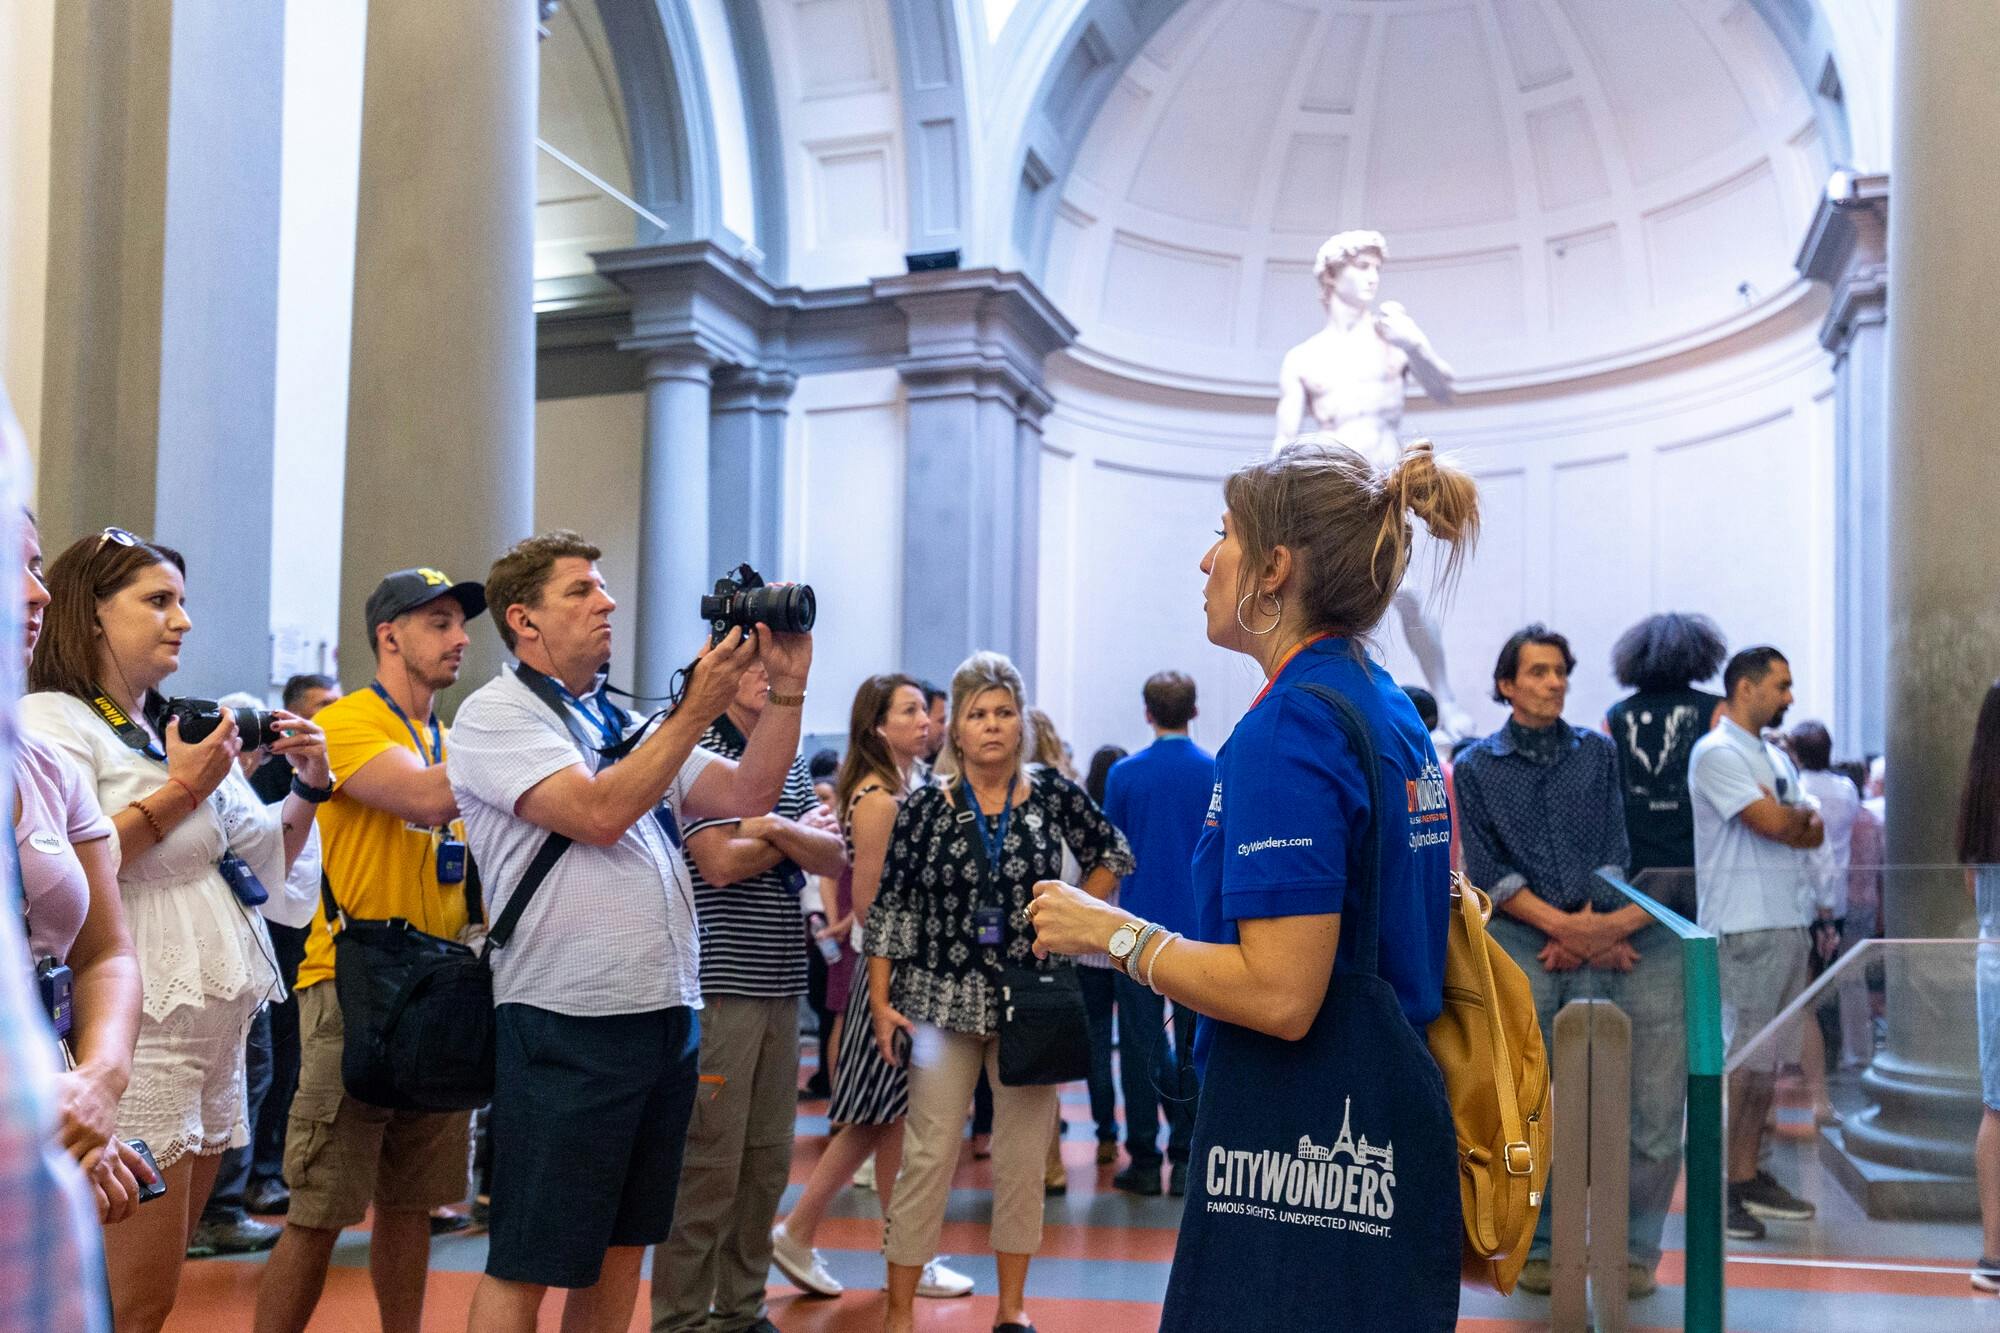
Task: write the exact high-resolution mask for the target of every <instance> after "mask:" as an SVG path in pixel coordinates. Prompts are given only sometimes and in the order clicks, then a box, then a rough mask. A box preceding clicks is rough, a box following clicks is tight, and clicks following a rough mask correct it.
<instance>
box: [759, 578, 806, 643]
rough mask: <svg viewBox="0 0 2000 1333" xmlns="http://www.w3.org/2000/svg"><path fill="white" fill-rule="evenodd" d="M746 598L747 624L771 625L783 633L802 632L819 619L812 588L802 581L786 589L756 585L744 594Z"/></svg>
mask: <svg viewBox="0 0 2000 1333" xmlns="http://www.w3.org/2000/svg"><path fill="white" fill-rule="evenodd" d="M743 600H744V601H745V602H746V603H748V605H747V606H746V607H745V609H744V621H745V622H746V623H748V624H753V625H769V626H770V627H771V628H772V629H774V630H776V631H778V632H779V633H780V634H803V633H805V632H806V631H807V630H810V629H811V628H812V627H813V621H815V620H816V619H818V618H819V605H818V603H817V601H816V600H815V599H814V597H813V590H812V589H811V588H809V587H807V586H806V585H805V584H803V583H795V584H791V585H789V586H787V587H783V588H753V589H752V590H751V591H749V592H747V593H745V594H744V597H743Z"/></svg>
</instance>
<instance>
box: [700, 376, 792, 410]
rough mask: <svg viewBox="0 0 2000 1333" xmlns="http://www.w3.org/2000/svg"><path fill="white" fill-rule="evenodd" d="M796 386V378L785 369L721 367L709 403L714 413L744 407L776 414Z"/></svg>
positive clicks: (787, 400)
mask: <svg viewBox="0 0 2000 1333" xmlns="http://www.w3.org/2000/svg"><path fill="white" fill-rule="evenodd" d="M798 384H799V377H798V376H797V375H796V374H794V373H792V371H791V369H790V368H789V367H787V366H782V365H763V366H724V367H722V368H720V369H718V370H717V371H716V372H715V395H714V398H713V399H712V400H711V401H712V402H713V404H714V410H715V411H717V412H736V411H742V410H744V409H746V408H747V409H750V410H753V411H759V412H780V411H783V410H784V408H785V404H786V403H788V402H789V401H790V400H791V397H792V390H794V389H796V388H797V387H798Z"/></svg>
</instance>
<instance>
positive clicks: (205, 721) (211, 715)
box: [157, 699, 281, 750]
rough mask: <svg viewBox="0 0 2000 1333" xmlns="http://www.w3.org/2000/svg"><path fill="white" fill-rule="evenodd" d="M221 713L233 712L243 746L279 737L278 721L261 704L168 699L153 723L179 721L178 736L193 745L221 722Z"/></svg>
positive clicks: (261, 744) (264, 743) (162, 724)
mask: <svg viewBox="0 0 2000 1333" xmlns="http://www.w3.org/2000/svg"><path fill="white" fill-rule="evenodd" d="M224 713H234V714H235V715H236V731H237V734H238V735H239V736H241V737H242V738H243V748H244V749H246V750H261V749H263V748H264V747H265V746H267V745H269V744H271V743H272V742H273V741H276V740H278V739H280V738H281V733H280V732H279V731H278V721H277V719H276V718H275V717H273V716H272V715H271V714H270V713H267V712H265V711H264V710H263V709H261V708H224V707H223V706H222V705H221V704H219V703H217V702H215V700H213V699H169V700H167V706H166V707H165V708H163V709H162V710H160V717H159V721H158V723H157V725H158V726H159V727H160V728H161V729H162V730H164V729H165V727H166V725H167V722H168V721H169V720H172V721H175V722H178V723H180V724H181V739H182V740H184V741H186V742H187V743H188V744H190V745H196V744H199V743H200V742H202V741H204V740H207V739H208V736H209V733H210V732H212V731H214V730H215V729H216V728H217V727H219V726H221V725H222V715H223V714H224Z"/></svg>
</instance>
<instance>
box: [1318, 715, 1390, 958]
mask: <svg viewBox="0 0 2000 1333" xmlns="http://www.w3.org/2000/svg"><path fill="white" fill-rule="evenodd" d="M1299 688H1300V689H1302V690H1304V691H1306V693H1308V694H1310V695H1312V696H1313V697H1315V698H1318V699H1323V700H1325V701H1326V702H1327V703H1328V704H1331V705H1332V706H1333V716H1334V720H1335V721H1336V722H1338V723H1339V724H1340V729H1341V731H1342V732H1344V733H1345V734H1346V736H1347V743H1348V745H1349V746H1350V747H1351V748H1352V749H1353V750H1354V757H1355V758H1356V759H1357V760H1358V761H1359V762H1360V764H1361V773H1362V776H1363V777H1364V778H1365V779H1366V780H1367V783H1368V823H1367V827H1366V828H1364V829H1363V830H1362V834H1361V847H1360V850H1359V852H1358V853H1357V854H1356V855H1355V856H1354V858H1353V864H1354V865H1355V867H1356V869H1357V871H1358V872H1359V873H1358V874H1355V875H1354V876H1352V877H1351V879H1350V882H1349V884H1348V895H1347V901H1346V903H1345V904H1344V905H1343V906H1342V909H1341V923H1342V927H1343V929H1344V928H1345V927H1346V926H1347V925H1350V924H1351V925H1352V926H1353V927H1354V931H1355V935H1354V941H1355V945H1354V962H1355V966H1356V967H1358V968H1359V969H1360V970H1361V971H1362V972H1364V973H1367V974H1368V975H1370V976H1374V975H1377V974H1378V973H1379V972H1380V961H1381V944H1382V836H1381V834H1382V758H1381V755H1380V754H1379V753H1378V752H1377V750H1376V748H1375V738H1374V736H1373V735H1372V734H1371V733H1370V732H1369V730H1368V721H1367V719H1366V718H1364V717H1362V716H1361V710H1360V709H1358V708H1356V707H1355V706H1354V702H1353V700H1351V699H1349V698H1348V697H1347V696H1346V695H1345V694H1342V693H1341V692H1340V691H1339V690H1336V689H1333V688H1332V687H1331V686H1327V685H1315V684H1311V683H1309V682H1305V681H1301V682H1300V683H1299Z"/></svg>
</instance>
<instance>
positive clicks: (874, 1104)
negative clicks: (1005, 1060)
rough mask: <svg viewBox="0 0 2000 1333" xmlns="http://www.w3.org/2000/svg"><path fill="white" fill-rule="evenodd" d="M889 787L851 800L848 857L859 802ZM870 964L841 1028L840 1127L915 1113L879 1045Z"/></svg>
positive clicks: (836, 1098)
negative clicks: (871, 1005)
mask: <svg viewBox="0 0 2000 1333" xmlns="http://www.w3.org/2000/svg"><path fill="white" fill-rule="evenodd" d="M882 790H885V788H884V787H883V786H882V784H881V783H879V782H871V783H868V784H867V785H866V786H863V787H862V788H860V789H859V790H858V791H856V792H855V793H854V797H853V798H852V799H851V800H849V802H848V814H849V819H847V820H843V821H842V826H841V836H842V837H843V838H845V839H846V840H847V859H848V861H849V862H852V861H853V860H854V826H853V822H852V815H853V812H854V801H856V800H859V799H860V798H861V797H863V796H865V795H867V794H868V793H869V792H871V791H882ZM867 964H868V960H867V959H866V958H865V957H864V958H863V959H861V962H860V966H858V967H857V968H856V969H855V973H854V984H853V991H852V993H851V994H850V995H849V996H848V997H847V1018H846V1021H845V1022H843V1023H842V1024H841V1028H840V1058H839V1059H838V1060H837V1061H836V1062H835V1065H834V1071H833V1102H832V1104H831V1105H830V1106H828V1108H827V1117H826V1118H827V1119H828V1120H829V1121H831V1122H832V1123H834V1124H836V1125H893V1124H895V1123H896V1122H897V1121H898V1120H901V1119H902V1118H903V1117H904V1116H905V1115H907V1114H909V1110H910V1076H909V1074H908V1072H907V1071H905V1070H902V1069H899V1068H897V1067H896V1066H895V1065H892V1064H890V1063H889V1062H888V1061H887V1060H884V1059H883V1058H882V1052H881V1050H880V1048H878V1047H877V1046H876V1045H875V1022H874V1016H873V1014H872V1013H871V1012H870V1010H869V1007H868V967H867Z"/></svg>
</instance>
